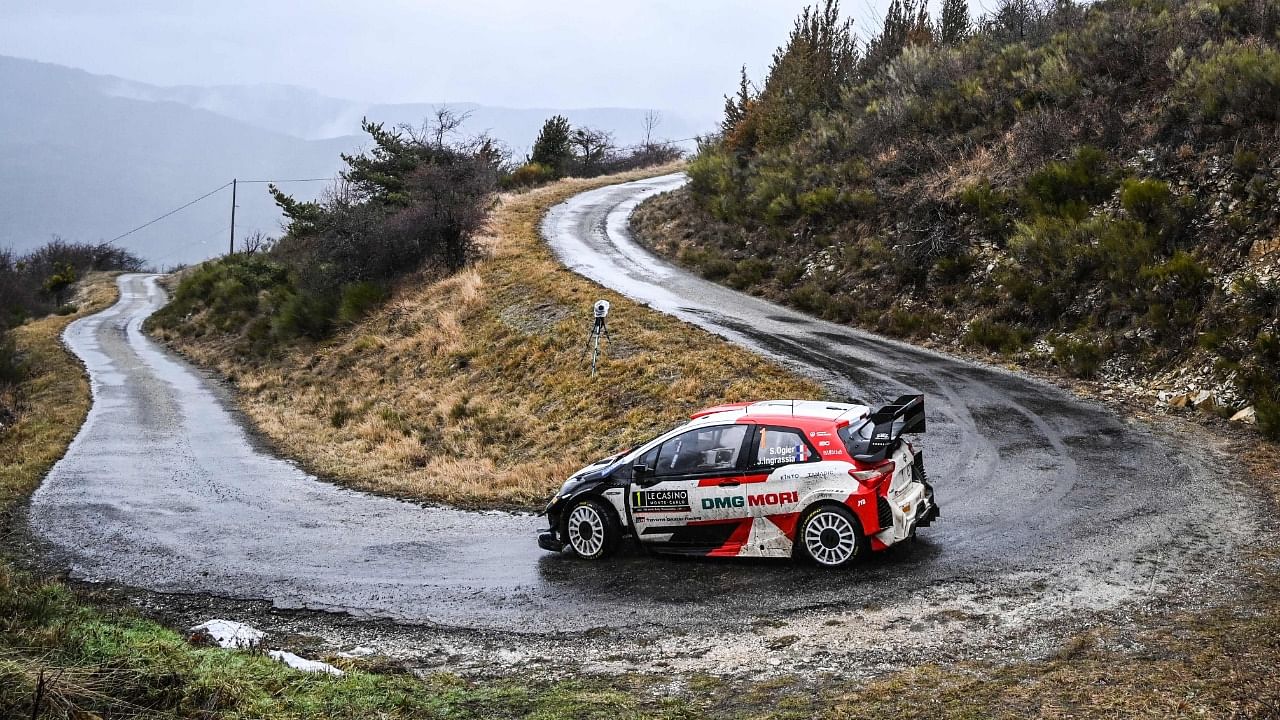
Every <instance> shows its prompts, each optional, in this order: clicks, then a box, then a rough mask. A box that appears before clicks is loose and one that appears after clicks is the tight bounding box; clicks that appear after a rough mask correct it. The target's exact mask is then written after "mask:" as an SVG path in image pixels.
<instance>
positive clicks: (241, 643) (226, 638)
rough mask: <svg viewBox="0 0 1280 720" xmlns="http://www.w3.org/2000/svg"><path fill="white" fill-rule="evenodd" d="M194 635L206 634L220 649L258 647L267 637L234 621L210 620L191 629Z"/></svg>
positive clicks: (250, 627) (257, 630)
mask: <svg viewBox="0 0 1280 720" xmlns="http://www.w3.org/2000/svg"><path fill="white" fill-rule="evenodd" d="M191 632H193V633H204V634H206V635H208V636H209V637H211V638H213V641H214V642H216V643H218V646H219V647H224V648H239V649H248V648H254V647H257V646H258V645H260V644H261V643H262V639H263V638H264V637H266V636H267V634H266V633H264V632H262V631H261V630H259V629H257V628H255V627H252V626H249V625H245V624H244V623H238V622H235V621H233V620H217V619H215V620H209V621H208V622H202V623H200V624H199V625H197V626H195V627H193V628H191Z"/></svg>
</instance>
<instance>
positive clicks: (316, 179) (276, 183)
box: [240, 177, 334, 185]
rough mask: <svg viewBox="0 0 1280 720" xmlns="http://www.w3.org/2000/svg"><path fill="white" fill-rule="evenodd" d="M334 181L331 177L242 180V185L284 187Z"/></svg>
mask: <svg viewBox="0 0 1280 720" xmlns="http://www.w3.org/2000/svg"><path fill="white" fill-rule="evenodd" d="M333 179H334V178H331V177H322V178H298V179H296V180H241V181H240V184H241V185H243V184H246V183H258V184H261V183H272V184H275V185H283V184H284V183H301V182H325V181H326V180H333Z"/></svg>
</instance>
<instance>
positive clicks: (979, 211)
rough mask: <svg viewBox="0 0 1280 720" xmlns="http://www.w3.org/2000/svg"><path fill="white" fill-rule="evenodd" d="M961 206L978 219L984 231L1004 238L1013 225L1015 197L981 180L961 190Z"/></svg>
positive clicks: (992, 235) (995, 236)
mask: <svg viewBox="0 0 1280 720" xmlns="http://www.w3.org/2000/svg"><path fill="white" fill-rule="evenodd" d="M958 199H959V201H960V206H961V207H962V208H963V209H964V210H965V211H966V212H968V213H970V214H972V215H973V216H974V218H975V219H977V221H978V224H979V225H980V226H981V228H982V230H983V232H984V233H985V234H987V235H989V236H991V237H992V238H994V239H996V240H1003V239H1004V238H1005V236H1006V235H1008V233H1009V229H1010V227H1011V226H1012V212H1011V211H1012V209H1013V205H1014V202H1013V198H1011V197H1009V195H1008V194H1007V193H1005V192H1003V191H1001V190H997V189H996V188H995V187H993V186H992V185H991V182H990V181H989V180H985V179H984V180H981V181H979V182H976V183H974V184H973V185H970V186H969V187H967V188H965V189H964V190H962V191H960V196H959V198H958Z"/></svg>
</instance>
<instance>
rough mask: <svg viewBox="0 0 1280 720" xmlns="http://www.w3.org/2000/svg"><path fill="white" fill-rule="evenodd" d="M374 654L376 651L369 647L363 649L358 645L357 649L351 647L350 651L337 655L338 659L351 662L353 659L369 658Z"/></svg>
mask: <svg viewBox="0 0 1280 720" xmlns="http://www.w3.org/2000/svg"><path fill="white" fill-rule="evenodd" d="M376 652H378V651H377V650H374V649H373V648H371V647H365V646H363V645H360V646H357V647H353V648H351V649H350V650H343V651H342V652H340V653H338V657H340V658H346V659H348V660H351V659H354V658H362V657H369V656H370V655H373V654H374V653H376Z"/></svg>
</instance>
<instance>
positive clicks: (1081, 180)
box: [1022, 145, 1116, 220]
mask: <svg viewBox="0 0 1280 720" xmlns="http://www.w3.org/2000/svg"><path fill="white" fill-rule="evenodd" d="M1106 162H1107V155H1106V153H1104V152H1102V151H1101V150H1099V149H1097V148H1094V147H1090V146H1088V145H1086V146H1083V147H1081V148H1080V149H1079V150H1077V151H1076V155H1075V157H1074V158H1072V160H1071V161H1070V162H1051V163H1049V164H1048V165H1046V166H1044V167H1043V168H1041V169H1040V170H1038V171H1037V172H1034V173H1032V174H1031V175H1030V176H1028V177H1027V180H1026V182H1025V183H1024V185H1023V196H1022V204H1023V206H1024V207H1025V209H1026V210H1027V212H1028V213H1030V214H1032V215H1050V216H1055V217H1064V218H1073V219H1076V220H1081V219H1083V218H1084V217H1085V216H1086V215H1088V213H1089V208H1090V207H1091V206H1093V205H1096V204H1098V203H1100V202H1102V201H1103V200H1106V199H1107V198H1108V197H1110V196H1111V193H1113V192H1115V188H1116V178H1115V176H1114V175H1113V174H1112V173H1110V172H1108V171H1107V169H1106Z"/></svg>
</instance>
